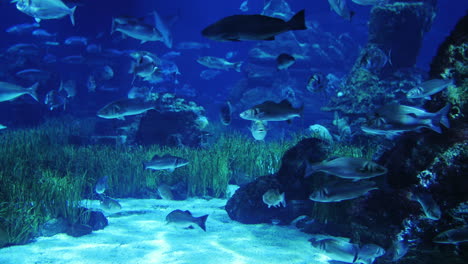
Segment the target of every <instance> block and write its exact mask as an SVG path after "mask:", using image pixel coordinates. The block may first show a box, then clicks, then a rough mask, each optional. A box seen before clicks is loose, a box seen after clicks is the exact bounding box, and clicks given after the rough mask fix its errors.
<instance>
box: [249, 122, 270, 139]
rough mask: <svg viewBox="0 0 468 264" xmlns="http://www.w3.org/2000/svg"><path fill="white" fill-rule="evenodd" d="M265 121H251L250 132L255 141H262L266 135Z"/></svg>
mask: <svg viewBox="0 0 468 264" xmlns="http://www.w3.org/2000/svg"><path fill="white" fill-rule="evenodd" d="M265 125H266V121H259V120H257V121H252V125H251V126H250V128H249V129H250V132H251V133H252V136H253V138H254V139H255V140H264V139H265V137H266V135H267V129H266V127H265Z"/></svg>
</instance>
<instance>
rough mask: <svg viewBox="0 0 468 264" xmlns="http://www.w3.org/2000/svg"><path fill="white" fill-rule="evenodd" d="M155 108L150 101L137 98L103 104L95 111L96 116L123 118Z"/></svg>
mask: <svg viewBox="0 0 468 264" xmlns="http://www.w3.org/2000/svg"><path fill="white" fill-rule="evenodd" d="M151 109H155V105H154V103H152V102H147V101H143V100H139V99H122V100H118V101H114V102H111V103H109V104H107V105H105V106H104V107H103V108H101V109H100V110H99V111H98V112H97V116H99V117H102V118H106V119H114V118H117V119H125V116H131V115H139V114H142V113H144V112H146V111H148V110H151Z"/></svg>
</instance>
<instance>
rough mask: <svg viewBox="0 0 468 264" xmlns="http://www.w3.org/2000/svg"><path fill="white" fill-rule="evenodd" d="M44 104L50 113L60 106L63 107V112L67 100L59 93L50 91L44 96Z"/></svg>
mask: <svg viewBox="0 0 468 264" xmlns="http://www.w3.org/2000/svg"><path fill="white" fill-rule="evenodd" d="M44 103H45V104H46V105H47V106H48V107H49V110H50V111H52V110H54V109H55V108H59V107H61V106H63V110H65V105H66V103H67V98H66V97H65V96H63V95H61V94H60V92H58V91H56V90H51V91H49V92H48V93H47V94H46V96H45V99H44Z"/></svg>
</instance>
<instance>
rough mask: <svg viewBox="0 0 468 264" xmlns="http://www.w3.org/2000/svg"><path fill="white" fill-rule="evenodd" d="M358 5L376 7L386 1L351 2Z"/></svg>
mask: <svg viewBox="0 0 468 264" xmlns="http://www.w3.org/2000/svg"><path fill="white" fill-rule="evenodd" d="M351 1H353V2H354V3H356V4H358V5H378V4H381V3H384V2H385V1H387V0H351Z"/></svg>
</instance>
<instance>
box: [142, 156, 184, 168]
mask: <svg viewBox="0 0 468 264" xmlns="http://www.w3.org/2000/svg"><path fill="white" fill-rule="evenodd" d="M188 163H189V161H188V160H186V159H184V158H180V157H176V156H172V155H169V154H166V155H164V156H159V155H154V157H153V158H152V159H151V160H150V161H147V162H143V167H144V169H152V170H169V171H171V172H172V171H174V170H175V169H176V168H180V167H183V166H185V165H187V164H188Z"/></svg>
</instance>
